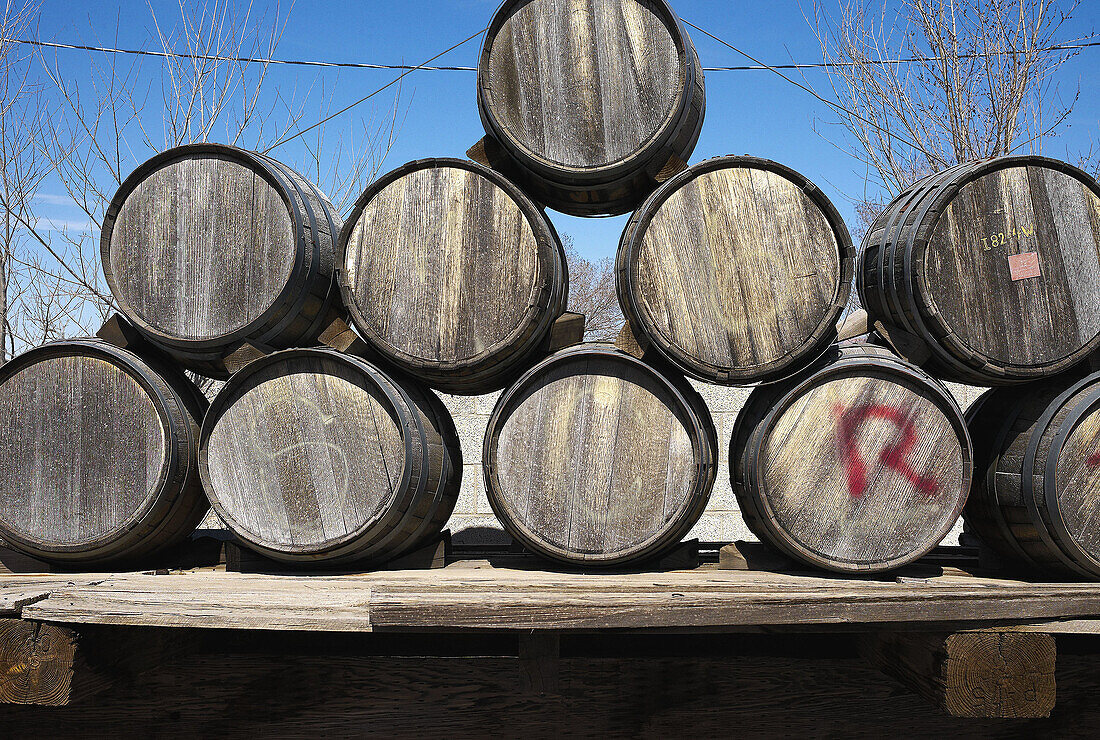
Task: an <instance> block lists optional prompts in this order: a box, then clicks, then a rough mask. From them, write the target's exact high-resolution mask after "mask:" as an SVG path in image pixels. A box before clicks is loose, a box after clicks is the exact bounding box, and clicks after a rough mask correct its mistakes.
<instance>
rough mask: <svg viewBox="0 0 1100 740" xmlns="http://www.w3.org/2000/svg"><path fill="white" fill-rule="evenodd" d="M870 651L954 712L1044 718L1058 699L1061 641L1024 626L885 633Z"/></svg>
mask: <svg viewBox="0 0 1100 740" xmlns="http://www.w3.org/2000/svg"><path fill="white" fill-rule="evenodd" d="M863 652H864V655H865V656H866V657H867V659H868V660H870V662H871V663H872V664H873V665H875V666H876V667H878V668H879V669H880V670H882V671H883V672H884V673H886V674H888V675H890V676H893V677H894V678H897V679H898V680H899V681H901V682H902V683H903V684H905V685H906V686H908V687H910V688H911V689H913V690H914V691H916V692H917V693H919V694H921V695H922V696H924V697H925V698H927V699H928V700H930V701H931V702H933V704H935V705H936V706H937V707H938V708H939V709H940V710H941V711H943V712H945V713H946V714H948V715H950V716H952V717H971V718H996V719H1019V718H1029V719H1033V718H1042V717H1048V716H1050V712H1051V710H1052V709H1054V703H1055V683H1054V671H1055V644H1054V638H1053V637H1052V636H1051V635H1049V634H1027V633H1020V632H995V631H990V632H969V633H957V634H940V633H906V634H898V633H879V634H875V635H872V636H870V637H868V638H867V639H866V640H865V641H864V645H863Z"/></svg>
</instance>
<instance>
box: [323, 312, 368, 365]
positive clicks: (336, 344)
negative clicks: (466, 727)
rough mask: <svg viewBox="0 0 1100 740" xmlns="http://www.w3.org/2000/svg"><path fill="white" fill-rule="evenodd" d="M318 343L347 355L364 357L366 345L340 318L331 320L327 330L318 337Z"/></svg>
mask: <svg viewBox="0 0 1100 740" xmlns="http://www.w3.org/2000/svg"><path fill="white" fill-rule="evenodd" d="M318 342H320V343H321V344H323V345H324V346H326V347H330V348H332V349H334V350H336V351H337V352H344V353H346V354H349V355H358V356H364V355H365V354H366V352H367V343H366V342H364V341H363V340H362V339H360V338H359V335H358V334H356V333H355V330H354V329H352V328H351V327H350V326H348V325H347V322H345V321H344V320H343V319H342V318H340V317H337V318H334V319H333V320H332V322H331V323H330V324H329V325H328V328H326V329H325V330H324V331H323V332H322V333H321V336H320V337H318Z"/></svg>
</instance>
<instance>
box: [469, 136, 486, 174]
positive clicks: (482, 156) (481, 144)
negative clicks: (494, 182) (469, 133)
mask: <svg viewBox="0 0 1100 740" xmlns="http://www.w3.org/2000/svg"><path fill="white" fill-rule="evenodd" d="M488 139H489V137H488V136H485V137H483V138H482V139H481V140H480V141H478V142H477V143H476V144H474V145H473V146H472V147H470V148H469V149H467V150H466V156H467V157H468V158H469V159H472V160H473V161H474V162H477V163H478V164H480V165H484V166H486V167H492V165H491V164H490V163H489V155H488V154H487V153H486V151H485V150H486V148H487V147H488V143H487V142H488Z"/></svg>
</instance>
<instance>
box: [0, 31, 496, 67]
mask: <svg viewBox="0 0 1100 740" xmlns="http://www.w3.org/2000/svg"><path fill="white" fill-rule="evenodd" d="M0 43H7V44H26V45H28V46H39V47H45V48H49V49H75V50H77V51H96V52H102V53H104V54H133V55H136V56H143V57H158V58H160V59H195V60H199V61H209V62H237V63H239V64H284V65H287V66H292V67H340V68H346V69H405V70H408V71H410V72H414V71H417V70H424V71H427V72H476V71H477V67H429V66H427V65H420V66H416V67H413V66H410V65H407V64H370V63H368V62H324V61H317V60H310V59H268V58H266V57H226V56H218V55H216V54H177V53H176V52H172V51H149V50H148V49H115V48H112V47H110V46H87V45H84V44H61V43H57V42H53V41H35V40H32V39H0Z"/></svg>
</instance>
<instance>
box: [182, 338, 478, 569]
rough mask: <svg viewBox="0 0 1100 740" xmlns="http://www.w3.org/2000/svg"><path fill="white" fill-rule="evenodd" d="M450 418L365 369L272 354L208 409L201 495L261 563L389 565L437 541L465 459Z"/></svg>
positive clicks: (325, 356) (322, 358) (322, 356)
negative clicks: (260, 557)
mask: <svg viewBox="0 0 1100 740" xmlns="http://www.w3.org/2000/svg"><path fill="white" fill-rule="evenodd" d="M417 400H419V403H420V405H419V406H418V405H417ZM445 413H446V412H445V410H442V405H441V404H439V403H438V401H436V402H435V403H434V404H431V403H428V402H427V401H426V400H424V398H421V397H420V392H417V399H414V398H413V396H411V395H409V392H408V391H405V390H402V389H401V388H399V387H398V386H397V385H396V384H395V383H394V382H393V381H392V380H390V379H389V378H388V377H387V376H385V375H383V374H382V373H381V372H380V371H378V370H377V369H376V368H374V367H373V366H370V365H369V364H367V363H365V362H363V361H360V360H355V359H352V358H347V357H344V356H341V355H338V354H337V353H334V352H329V351H322V350H316V351H291V352H289V353H280V354H276V355H273V356H271V357H269V358H267V359H265V360H262V361H258V362H257V363H255V364H253V365H250V366H249V367H248V369H247V370H246V371H243V372H242V374H240V375H238V376H235V378H234V380H233V382H232V383H231V384H229V385H227V386H226V388H225V389H223V391H222V393H221V395H219V398H218V399H217V401H216V402H215V404H214V409H213V411H212V412H211V414H210V415H209V416H208V419H207V421H206V423H205V424H204V429H203V438H202V443H201V452H200V455H201V460H202V470H203V475H204V480H205V482H206V484H207V490H208V492H209V495H210V497H211V500H212V502H213V505H214V507H215V509H216V510H217V511H218V513H219V514H220V515H221V516H222V519H223V520H224V521H226V523H227V524H228V525H229V526H230V528H231V529H232V530H233V531H234V532H235V533H236V534H237V535H238V536H239V537H241V538H243V539H244V540H245V542H246V544H248V545H249V546H252V547H254V548H255V549H257V550H258V551H260V552H261V553H262V554H264V555H265V556H267V557H272V558H275V559H277V560H284V561H288V562H297V561H307V562H308V561H315V562H336V561H340V560H348V559H368V558H372V559H376V560H379V561H384V560H385V559H386V558H387V557H392V556H395V555H397V554H400V553H401V552H404V551H406V550H408V549H411V548H413V547H415V546H416V545H417V544H419V543H420V542H421V541H422V540H423V539H424V538H425V537H427V536H430V535H432V534H434V535H436V536H438V534H439V532H440V530H441V528H442V526H443V523H444V522H445V521H446V518H447V516H448V515H449V514H450V511H451V510H452V509H453V507H454V500H455V498H456V496H457V485H458V478H457V476H458V474H459V471H460V469H461V456H460V453H459V452H458V451H457V444H456V441H455V438H454V436H455V435H454V434H453V432H452V431H451V430H450V429H444V428H443V427H445V426H446V427H449V426H450V422H449V419H447V420H446V421H445V420H444V416H443V415H444V414H445ZM429 530H431V531H429Z"/></svg>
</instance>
